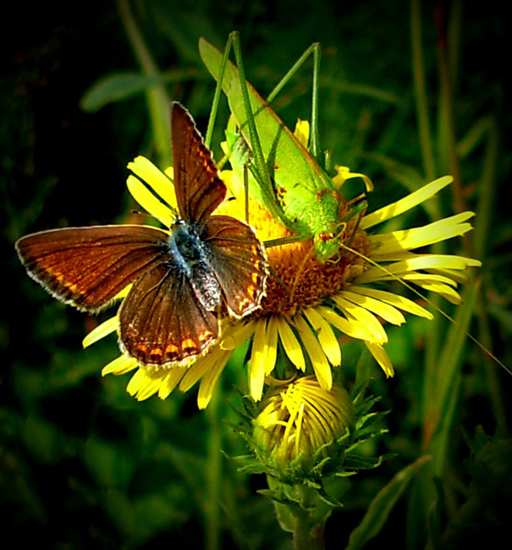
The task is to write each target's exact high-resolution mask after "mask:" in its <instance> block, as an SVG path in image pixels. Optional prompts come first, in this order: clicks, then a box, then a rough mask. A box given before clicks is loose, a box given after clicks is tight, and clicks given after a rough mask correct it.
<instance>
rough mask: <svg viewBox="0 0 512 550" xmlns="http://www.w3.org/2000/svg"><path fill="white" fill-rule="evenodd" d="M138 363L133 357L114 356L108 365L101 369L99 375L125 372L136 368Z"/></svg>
mask: <svg viewBox="0 0 512 550" xmlns="http://www.w3.org/2000/svg"><path fill="white" fill-rule="evenodd" d="M138 366H139V365H138V363H137V361H136V359H134V358H133V357H128V356H127V355H120V356H119V357H116V359H114V360H113V361H110V363H109V364H108V365H105V366H104V367H103V369H102V370H101V376H105V375H107V374H115V375H116V376H117V375H120V374H126V373H127V372H130V371H132V370H133V369H136V368H137V367H138Z"/></svg>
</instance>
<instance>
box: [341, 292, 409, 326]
mask: <svg viewBox="0 0 512 550" xmlns="http://www.w3.org/2000/svg"><path fill="white" fill-rule="evenodd" d="M340 294H341V296H343V298H345V299H347V300H348V301H349V302H352V303H353V304H357V305H359V306H361V307H363V308H365V309H368V310H369V311H371V312H372V313H375V315H378V316H379V317H382V318H383V319H384V320H385V321H387V322H388V323H392V324H393V325H401V324H403V323H405V317H404V316H403V315H402V313H401V312H400V311H398V309H396V308H394V307H393V306H391V305H389V304H386V303H385V302H381V301H380V300H377V299H375V298H371V297H370V296H362V295H361V294H357V293H354V292H350V291H349V290H344V291H342V292H341V293H340Z"/></svg>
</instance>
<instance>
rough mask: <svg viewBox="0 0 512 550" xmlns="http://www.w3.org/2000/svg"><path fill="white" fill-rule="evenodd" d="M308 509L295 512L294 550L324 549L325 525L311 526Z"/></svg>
mask: <svg viewBox="0 0 512 550" xmlns="http://www.w3.org/2000/svg"><path fill="white" fill-rule="evenodd" d="M309 519H310V518H309V514H308V513H307V512H306V511H300V512H297V511H295V512H294V530H293V548H294V550H323V549H324V548H325V545H324V532H323V525H320V524H317V525H314V526H313V527H311V523H310V521H309Z"/></svg>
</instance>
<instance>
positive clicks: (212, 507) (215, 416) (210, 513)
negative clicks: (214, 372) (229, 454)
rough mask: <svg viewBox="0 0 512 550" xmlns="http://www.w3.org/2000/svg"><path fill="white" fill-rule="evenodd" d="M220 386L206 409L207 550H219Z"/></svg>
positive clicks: (220, 473)
mask: <svg viewBox="0 0 512 550" xmlns="http://www.w3.org/2000/svg"><path fill="white" fill-rule="evenodd" d="M221 390H222V388H221V384H218V385H217V387H216V391H215V392H214V394H213V395H212V399H211V401H210V403H209V405H208V408H207V409H206V415H207V418H208V423H209V439H208V460H207V464H208V476H207V484H208V487H207V495H208V498H207V501H208V502H207V504H206V509H205V512H206V518H205V521H206V542H205V548H206V549H207V550H218V549H219V548H220V500H221V495H220V489H221V476H222V465H221V452H220V449H221V445H222V434H221V430H220V424H219V420H220V419H219V403H220V400H221V396H220V395H219V394H220V392H221Z"/></svg>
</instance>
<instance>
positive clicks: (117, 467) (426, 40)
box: [0, 0, 512, 549]
mask: <svg viewBox="0 0 512 550" xmlns="http://www.w3.org/2000/svg"><path fill="white" fill-rule="evenodd" d="M122 4H126V3H125V2H119V3H115V2H114V1H107V2H105V1H101V0H93V1H92V2H89V3H88V4H87V5H86V6H84V7H83V8H81V7H80V6H79V5H76V4H74V3H60V2H48V3H40V4H34V3H31V2H29V3H27V2H23V1H22V0H21V1H20V2H18V3H16V4H13V5H12V6H10V9H11V14H10V15H8V16H5V23H6V26H8V27H10V29H9V30H10V31H11V32H7V33H5V34H3V35H2V40H3V44H2V50H1V51H2V80H1V87H0V98H1V101H2V107H3V108H2V113H3V115H2V123H1V124H0V132H1V142H2V150H1V153H0V155H1V156H0V159H1V180H0V193H1V201H0V208H1V213H2V220H3V232H2V236H1V241H0V242H1V244H0V246H1V255H0V257H1V262H2V273H3V275H4V277H3V280H4V286H3V288H4V292H5V295H4V305H3V307H2V312H3V315H2V317H1V319H0V350H1V352H2V357H3V359H2V361H1V364H2V367H3V368H2V370H1V378H0V494H1V503H2V509H1V517H2V527H3V534H4V540H6V541H8V540H9V538H10V537H12V538H11V540H16V544H17V545H23V544H26V543H30V542H36V543H37V544H38V546H39V547H40V548H57V549H59V548H62V549H64V548H72V549H75V548H76V549H81V548H127V549H131V548H148V549H158V548H170V547H172V548H182V547H183V548H185V547H186V548H210V549H213V548H227V549H228V548H241V549H249V548H251V549H253V548H254V549H259V548H276V549H277V548H288V547H289V541H288V537H287V534H286V533H282V532H281V531H280V530H279V527H278V525H277V522H276V521H275V517H274V511H273V508H272V504H271V503H270V502H269V501H267V500H266V499H264V498H263V497H261V496H260V495H258V494H257V491H258V489H261V488H264V487H265V483H264V480H262V479H261V478H260V477H258V476H254V475H253V476H247V475H245V474H242V473H240V472H238V471H237V468H236V463H235V462H234V461H232V460H230V459H229V458H227V457H228V456H232V455H236V454H243V453H244V443H243V441H241V440H239V439H237V438H236V435H235V434H234V433H233V431H232V429H231V428H230V426H229V422H233V421H235V420H236V418H235V416H234V413H233V412H232V409H231V407H230V403H231V402H233V403H235V402H236V400H237V395H236V394H235V393H234V392H233V391H232V387H233V385H234V384H236V385H238V386H240V385H243V384H244V383H245V373H244V372H243V370H242V369H240V368H239V363H238V364H237V363H236V361H233V362H232V364H231V366H230V368H228V369H227V370H226V371H225V373H224V375H223V377H222V386H223V388H219V391H223V392H224V393H223V399H220V398H219V397H217V400H216V402H214V403H213V404H212V406H211V407H209V409H208V410H207V411H206V412H199V411H197V407H196V401H195V400H196V396H195V394H194V391H192V392H190V393H189V394H186V395H182V394H179V393H176V394H173V395H172V396H171V397H170V398H169V399H167V400H166V401H164V402H161V401H159V400H158V399H157V398H152V399H150V400H148V401H146V402H142V403H137V402H135V401H134V400H133V399H132V398H131V397H130V396H129V395H128V394H127V393H126V391H125V386H126V384H127V382H128V379H129V378H128V376H126V377H121V378H115V377H112V376H110V377H107V378H104V379H102V378H101V376H100V370H101V368H102V366H103V365H105V364H106V363H107V362H108V361H110V360H111V359H112V358H113V357H115V356H116V354H117V348H116V343H115V341H114V339H110V340H109V341H108V342H107V341H105V342H102V343H100V344H96V345H95V346H94V347H92V348H89V349H87V350H86V351H83V350H82V349H81V340H82V338H83V336H84V335H85V334H86V332H87V331H89V330H90V329H91V328H93V327H94V326H96V324H97V323H98V322H99V319H97V318H91V317H87V316H85V315H83V314H81V313H79V312H76V311H74V310H73V309H72V308H68V307H64V306H62V305H61V304H59V303H57V302H56V301H55V300H52V299H51V298H50V297H49V296H48V295H47V294H46V293H45V292H43V291H42V290H41V289H40V288H39V287H38V286H37V285H36V284H34V282H33V281H31V280H30V279H29V278H28V277H27V276H26V275H25V273H24V270H23V268H22V266H21V265H20V264H19V262H18V259H17V258H16V255H15V252H14V248H13V245H14V242H15V241H16V239H17V238H19V237H20V236H22V235H24V234H26V233H29V232H32V231H38V230H42V229H48V228H55V227H61V226H67V225H88V224H93V223H111V222H112V221H114V220H115V221H123V220H126V219H127V218H128V217H129V216H130V211H131V209H132V208H136V205H135V204H134V203H133V202H132V201H131V199H130V197H129V196H128V193H127V191H126V188H125V180H126V176H127V169H126V164H127V163H128V162H129V161H131V160H132V159H133V158H134V157H135V156H136V155H138V154H144V155H146V156H148V157H150V158H152V159H153V160H154V161H155V162H157V163H162V162H165V160H166V158H165V157H166V151H165V150H164V149H163V148H162V147H161V144H162V141H161V136H160V138H159V136H158V132H157V131H156V128H155V118H154V117H153V118H152V117H151V116H150V114H151V99H150V98H149V101H148V85H152V86H153V88H152V89H153V90H154V89H155V86H157V87H158V86H164V87H165V90H166V92H167V94H168V97H169V98H171V99H176V100H179V101H181V102H182V103H183V104H185V105H186V106H187V108H188V109H189V110H190V111H191V112H192V113H193V115H194V117H195V119H196V121H197V124H198V126H199V128H201V129H202V130H203V131H204V130H205V129H206V123H207V119H208V114H209V109H210V104H211V100H212V96H213V90H214V82H213V80H212V79H211V78H210V77H209V75H208V74H207V72H206V70H205V69H204V68H203V66H202V64H201V61H200V58H199V55H198V51H197V43H198V39H199V37H200V36H204V37H205V38H206V39H207V40H209V41H210V42H212V43H213V44H215V45H217V46H218V47H219V48H221V49H222V47H223V44H224V43H225V40H226V38H227V36H228V33H229V32H230V31H232V30H233V29H237V30H239V31H240V33H241V37H242V41H243V45H244V55H245V62H246V72H247V75H248V77H249V79H250V80H251V82H252V83H253V84H254V85H255V86H256V88H257V89H259V90H260V91H262V92H263V93H268V92H270V91H271V90H272V88H273V86H274V85H275V84H276V83H277V82H278V81H279V79H280V77H281V76H282V75H283V74H284V73H285V72H286V71H287V70H288V69H289V67H290V66H291V65H292V64H293V62H294V61H295V60H296V59H297V58H298V57H299V56H300V54H301V53H302V52H303V51H304V50H305V49H306V48H307V47H308V46H309V45H310V44H311V43H312V42H315V41H319V42H321V43H322V44H323V58H322V66H321V82H320V86H321V91H320V117H321V118H320V132H321V136H320V137H321V143H322V146H323V147H324V148H327V147H328V148H330V149H331V150H332V152H333V158H334V160H335V161H336V162H337V163H340V164H343V165H347V166H350V168H351V169H352V170H353V171H357V172H363V173H366V174H368V175H369V176H370V177H371V178H372V179H373V181H374V183H375V184H376V190H375V192H374V195H373V196H372V208H377V207H379V206H380V205H383V204H386V203H388V202H390V201H391V200H393V199H395V198H397V197H400V196H403V195H404V194H405V192H406V190H407V189H412V188H415V187H417V186H419V185H420V184H422V183H426V182H427V181H429V180H431V179H433V178H435V177H438V176H441V175H444V174H446V173H452V174H453V175H454V176H455V177H456V182H455V185H454V186H453V189H452V192H451V194H450V192H445V193H444V194H443V196H442V197H441V200H440V201H439V203H438V204H437V205H436V208H437V209H438V213H439V214H442V215H447V214H449V213H451V212H453V211H454V210H455V211H456V210H459V209H461V208H464V209H471V210H475V211H476V212H477V218H476V221H475V226H476V230H475V232H474V233H473V234H472V235H471V237H470V239H469V240H467V241H466V242H464V243H453V244H452V248H450V252H460V253H464V254H470V255H471V254H473V255H476V256H477V257H479V258H480V259H482V261H483V262H484V266H483V269H482V270H481V277H479V286H478V287H477V288H476V290H475V292H474V293H473V297H471V296H468V299H467V304H468V305H467V306H466V307H465V308H464V309H461V311H462V313H463V317H462V318H460V319H459V323H460V324H461V325H463V326H468V328H469V330H470V331H471V333H472V334H474V335H475V336H476V337H477V338H478V339H479V340H480V341H482V342H483V344H485V345H486V346H487V347H488V348H489V349H492V350H493V352H494V353H495V354H496V355H497V356H498V357H499V358H500V359H501V360H502V361H503V362H504V363H505V364H507V365H511V364H512V361H511V351H512V350H511V347H510V342H511V341H512V340H511V333H512V316H511V313H510V302H511V300H512V291H511V288H512V287H511V284H510V282H511V278H510V264H511V260H512V256H511V248H510V240H511V237H512V224H511V223H510V205H509V203H508V192H507V191H506V189H507V188H506V185H507V184H508V182H509V177H510V173H511V161H512V154H511V152H510V151H511V150H512V149H511V134H510V125H511V112H510V109H509V105H508V103H507V100H508V97H509V94H510V89H507V88H506V82H505V76H506V75H505V73H506V67H505V65H504V60H503V59H504V52H505V51H506V49H507V41H506V38H507V35H506V33H507V31H508V28H507V24H506V17H505V15H506V14H505V10H506V8H505V7H504V5H503V3H501V2H500V3H498V2H497V1H496V0H491V1H490V2H488V3H487V4H485V6H482V5H479V4H472V5H469V3H468V2H462V1H453V2H443V1H439V2H437V4H436V7H435V8H434V6H433V4H434V3H431V2H424V3H423V4H425V5H421V6H419V8H418V4H419V3H418V2H416V1H415V0H413V1H412V2H408V1H407V0H392V1H388V2H383V1H382V2H371V1H366V2H365V1H362V2H361V1H348V2H334V1H332V2H331V1H328V0H318V1H317V2H306V1H304V0H294V1H293V2H292V1H288V0H278V1H276V2H266V1H261V0H247V1H245V2H230V1H227V0H224V1H223V0H217V1H215V2H213V1H209V0H196V1H193V2H192V1H186V0H175V1H172V0H140V1H134V2H133V3H132V4H131V8H132V10H133V13H134V16H135V20H136V21H137V25H138V27H139V30H140V32H141V33H142V36H143V37H144V40H145V43H146V46H147V47H148V51H149V52H150V53H151V56H152V62H154V66H152V67H151V66H148V65H146V66H145V68H144V67H143V68H141V66H140V65H139V64H138V62H137V59H136V57H135V56H134V52H133V50H132V47H131V44H130V41H129V40H128V38H127V34H126V32H125V29H124V27H123V23H122V21H121V18H120V12H119V5H122ZM415 7H416V8H418V9H419V12H418V13H416V17H412V16H411V14H414V13H415V11H414V10H415ZM440 38H442V39H444V38H446V40H447V42H446V49H443V47H442V48H441V50H440V49H438V44H439V42H440ZM444 45H445V43H444V42H443V41H442V40H441V46H444ZM418 48H419V49H418ZM440 52H441V55H440ZM148 67H149V69H152V70H148ZM143 69H144V70H143ZM113 75H115V76H116V78H114V79H112V76H113ZM107 77H108V78H107ZM119 77H122V78H121V79H120V78H119ZM106 78H107V80H105V79H106ZM120 82H121V83H122V86H119V83H120ZM100 84H101V86H100ZM157 89H158V88H157ZM160 90H162V88H160ZM310 91H311V65H310V64H308V65H307V66H305V67H304V68H303V70H302V71H301V72H300V73H298V74H297V75H296V77H295V78H294V79H293V81H292V83H291V84H290V85H288V86H287V87H286V89H285V90H284V91H283V92H282V93H281V94H280V96H279V97H278V99H277V100H276V103H275V104H274V107H275V109H276V111H278V112H279V113H280V114H281V115H282V117H283V118H284V120H285V121H286V122H287V123H288V124H289V125H290V126H292V127H293V125H294V123H295V120H296V118H297V117H302V118H308V116H309V100H310V95H309V94H310ZM114 100H115V101H114ZM148 105H149V107H150V109H148ZM153 114H154V113H153ZM226 115H227V107H226V105H225V102H223V111H222V112H221V115H220V120H226V118H225V117H226ZM221 132H222V128H221V126H220V125H218V126H217V128H216V134H215V136H214V151H217V152H218V143H219V141H220V139H221ZM162 167H164V166H162ZM414 215H415V216H416V217H415V218H414V219H413V218H410V219H409V220H407V222H408V223H409V224H410V225H419V224H420V223H421V222H422V221H426V220H427V216H428V215H429V214H428V213H427V212H424V213H423V214H422V216H420V217H418V214H417V212H416V213H415V214H414ZM400 223H403V220H400ZM461 246H462V247H463V248H462V249H459V247H461ZM5 282H6V283H7V284H5ZM11 292H12V293H13V294H12V297H11V294H10V293H11ZM438 305H439V306H440V307H442V308H443V309H445V310H446V311H449V312H451V309H450V308H449V307H448V306H447V305H446V304H444V303H439V304H438ZM454 314H455V313H454ZM437 317H438V319H436V321H435V322H433V323H428V322H424V321H423V320H414V319H410V320H409V321H410V322H408V323H407V325H406V326H405V327H400V328H399V329H398V330H393V329H389V334H390V344H389V346H388V349H389V352H390V355H391V356H392V359H393V361H394V364H395V367H396V370H397V374H396V377H395V378H394V379H392V380H385V379H384V378H383V376H382V375H381V374H380V373H379V372H378V368H377V367H376V366H375V365H373V366H372V367H370V370H369V372H370V373H371V375H372V377H374V378H375V380H374V382H373V384H372V386H371V390H372V392H373V393H374V394H375V395H378V396H380V397H381V405H382V409H383V410H385V409H389V410H390V411H391V412H390V414H389V415H388V416H387V417H386V422H387V428H388V430H389V433H388V434H387V435H386V436H385V437H382V438H381V439H380V440H379V441H378V442H377V443H376V444H375V447H373V448H372V447H369V448H368V450H367V451H368V453H369V454H370V453H377V452H379V453H396V454H395V456H394V458H392V459H389V460H387V461H386V462H385V463H384V464H383V465H382V466H381V467H380V468H379V469H377V470H372V471H370V472H365V473H362V474H360V475H359V476H358V477H357V479H355V480H353V481H352V487H351V489H350V491H349V492H348V493H347V495H346V500H345V508H344V509H342V510H340V511H339V512H336V514H334V515H333V516H332V517H331V519H330V520H329V522H328V524H327V528H326V541H327V542H326V545H327V548H345V547H346V545H347V543H348V542H347V541H348V538H349V534H350V533H351V531H352V530H353V529H354V528H355V527H356V526H357V525H359V524H361V522H362V520H363V517H364V514H365V512H366V510H367V509H368V506H369V503H370V502H371V501H372V499H374V498H375V496H376V495H377V494H378V493H379V491H381V490H382V489H383V488H384V487H386V485H387V484H388V483H389V482H390V480H391V479H392V478H393V476H394V475H395V474H396V473H398V472H400V471H402V470H403V469H404V468H405V467H407V466H408V465H409V464H411V463H413V462H414V461H415V460H416V459H417V458H418V457H420V456H421V455H422V454H424V453H432V454H433V455H434V457H435V458H434V460H433V467H432V468H431V469H430V470H429V472H428V473H427V474H425V475H424V476H418V478H417V479H416V482H415V483H411V484H410V485H409V487H407V488H406V489H405V490H404V493H403V494H402V493H401V498H400V499H398V501H397V503H396V505H394V506H393V507H392V509H391V510H386V512H385V513H384V514H383V516H382V517H383V518H384V519H385V520H386V521H383V523H382V529H380V527H381V526H380V525H379V529H375V533H372V536H374V535H375V537H374V538H373V539H372V540H370V541H369V542H368V544H367V545H366V546H365V548H373V547H377V545H378V544H382V543H384V544H389V545H391V544H393V545H394V546H395V547H397V548H405V547H408V548H420V547H424V546H425V544H426V541H427V539H428V538H430V542H429V544H430V547H431V548H434V547H436V546H437V547H442V548H459V547H462V546H463V545H464V544H467V541H468V539H469V540H471V541H472V542H473V544H478V543H479V542H480V543H482V542H483V543H487V544H492V541H494V540H499V536H500V534H502V533H504V532H505V528H506V524H505V521H506V518H508V515H509V514H507V512H508V513H510V511H511V509H512V507H511V503H512V500H511V497H512V495H511V493H512V491H511V489H510V481H509V480H510V479H511V476H510V475H509V474H510V469H511V464H512V461H511V460H510V454H511V450H510V443H509V440H508V439H507V437H508V436H509V430H510V427H509V423H510V413H511V409H510V402H511V401H510V399H508V395H509V394H510V392H511V391H512V379H511V376H510V375H509V374H508V373H506V372H505V371H504V370H503V369H501V368H500V367H498V366H497V365H496V364H495V363H494V362H493V361H492V360H490V359H489V358H488V357H487V356H486V355H485V354H483V353H482V351H481V350H480V349H479V348H478V347H477V346H476V345H474V344H473V343H472V342H471V341H470V340H468V339H467V338H459V339H457V338H458V337H457V335H456V331H454V330H453V325H450V324H449V323H447V322H446V321H445V320H444V319H443V318H442V317H440V316H437ZM100 320H101V317H100ZM446 335H449V338H452V339H451V340H448V341H447V340H446V339H445V336H446ZM459 344H460V346H461V348H460V351H457V350H458V348H457V346H459ZM356 348H357V349H356ZM359 353H360V347H358V346H355V345H353V344H351V345H350V346H348V347H347V350H346V352H345V368H346V371H347V378H348V380H349V381H350V380H351V378H352V379H353V378H354V364H355V361H356V359H357V356H358V354H359ZM447 372H448V373H449V377H448V378H447V375H446V373H447ZM479 426H482V429H479V428H478V427H479ZM485 434H488V436H486V435H485ZM219 449H221V450H222V454H220V453H219ZM432 480H435V482H434V483H433V482H432ZM401 490H402V489H401ZM475 500H476V503H477V504H475ZM381 501H382V500H381ZM363 525H364V524H363ZM468 526H471V528H469V527H468ZM469 537H470V538H469ZM369 538H370V537H369V536H368V539H369ZM352 543H353V545H354V546H353V547H354V548H355V547H358V546H357V544H356V542H355V539H352Z"/></svg>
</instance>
